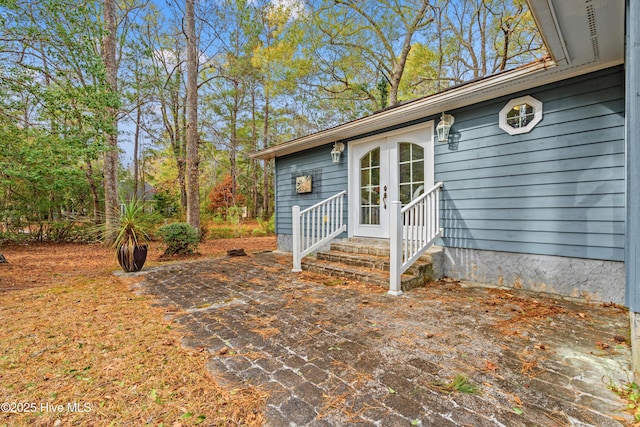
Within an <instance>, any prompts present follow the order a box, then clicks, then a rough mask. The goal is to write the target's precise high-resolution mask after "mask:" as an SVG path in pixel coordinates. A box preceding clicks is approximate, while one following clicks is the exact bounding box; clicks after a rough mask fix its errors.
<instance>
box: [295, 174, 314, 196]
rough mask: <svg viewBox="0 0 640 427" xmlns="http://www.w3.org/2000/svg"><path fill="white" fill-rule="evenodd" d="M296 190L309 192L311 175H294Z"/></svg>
mask: <svg viewBox="0 0 640 427" xmlns="http://www.w3.org/2000/svg"><path fill="white" fill-rule="evenodd" d="M296 192H297V193H298V194H304V193H311V175H304V176H298V177H296Z"/></svg>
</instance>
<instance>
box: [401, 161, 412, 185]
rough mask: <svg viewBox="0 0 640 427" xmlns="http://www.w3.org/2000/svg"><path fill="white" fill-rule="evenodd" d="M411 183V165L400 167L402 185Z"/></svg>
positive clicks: (405, 164)
mask: <svg viewBox="0 0 640 427" xmlns="http://www.w3.org/2000/svg"><path fill="white" fill-rule="evenodd" d="M406 182H411V163H404V164H401V165H400V183H401V184H402V183H406Z"/></svg>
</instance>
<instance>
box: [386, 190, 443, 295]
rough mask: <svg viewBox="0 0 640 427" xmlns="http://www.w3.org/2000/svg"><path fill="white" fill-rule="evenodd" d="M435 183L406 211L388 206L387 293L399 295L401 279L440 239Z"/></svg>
mask: <svg viewBox="0 0 640 427" xmlns="http://www.w3.org/2000/svg"><path fill="white" fill-rule="evenodd" d="M443 186H444V183H442V182H438V183H437V184H436V185H434V186H433V187H432V188H431V189H429V191H426V192H425V193H424V194H422V195H421V196H419V197H418V198H416V199H415V200H413V201H411V203H409V204H407V205H406V206H405V207H402V203H401V202H397V201H396V202H391V212H390V213H391V218H390V221H391V230H390V239H389V240H390V252H391V253H390V260H389V261H390V268H389V270H390V271H389V293H390V294H391V295H401V294H402V290H401V285H400V284H401V276H402V273H404V272H405V271H407V269H408V268H409V267H411V266H412V265H413V263H415V262H416V261H417V260H418V259H419V258H420V257H421V256H422V255H423V254H424V253H425V251H426V250H427V249H429V248H430V247H431V246H433V244H434V243H435V241H436V240H437V239H438V238H439V237H440V236H441V235H442V228H440V189H441V188H442V187H443Z"/></svg>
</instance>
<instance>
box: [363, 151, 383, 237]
mask: <svg viewBox="0 0 640 427" xmlns="http://www.w3.org/2000/svg"><path fill="white" fill-rule="evenodd" d="M379 212H380V148H379V147H378V148H375V149H373V150H371V151H369V152H368V153H367V154H365V155H364V156H363V157H362V158H361V159H360V224H371V225H378V224H380V214H379Z"/></svg>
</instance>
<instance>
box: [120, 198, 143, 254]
mask: <svg viewBox="0 0 640 427" xmlns="http://www.w3.org/2000/svg"><path fill="white" fill-rule="evenodd" d="M121 208H122V211H121V213H120V220H119V222H118V225H117V227H118V230H117V234H116V239H115V242H114V246H115V247H116V248H120V247H122V246H125V245H126V246H127V247H128V248H130V250H131V251H132V252H133V248H134V247H136V246H139V245H143V244H145V243H147V242H148V241H149V240H150V238H149V234H148V233H147V231H146V229H145V228H144V220H143V218H144V210H143V209H144V206H143V205H142V203H140V202H139V201H138V200H135V199H133V200H130V201H128V202H127V201H124V200H123V201H121Z"/></svg>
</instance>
